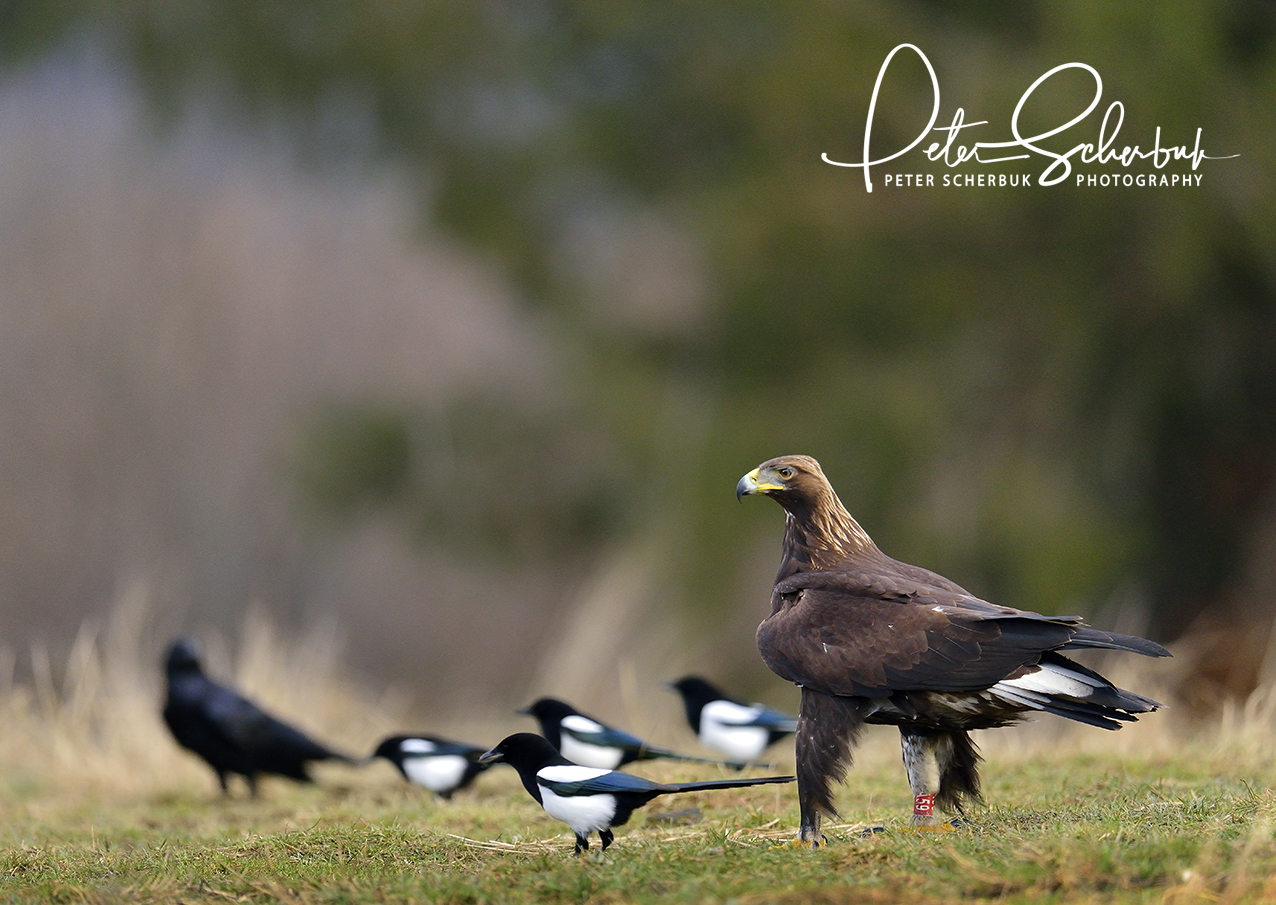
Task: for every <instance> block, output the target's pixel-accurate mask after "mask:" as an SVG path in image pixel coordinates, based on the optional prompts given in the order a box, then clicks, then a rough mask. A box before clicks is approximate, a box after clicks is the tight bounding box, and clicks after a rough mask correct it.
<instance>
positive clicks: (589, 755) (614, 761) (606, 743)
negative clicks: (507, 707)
mask: <svg viewBox="0 0 1276 905" xmlns="http://www.w3.org/2000/svg"><path fill="white" fill-rule="evenodd" d="M519 713H522V714H525V715H527V716H533V717H536V719H537V721H538V722H539V723H540V724H541V735H543V736H545V738H546V739H547V740H548V741H549V743H550V744H551V745H553V746H554V747H555V748H557V749H558V750H559V751H561V752H562V754H563V757H565V758H567V759H568V760H569V761H570V762H571V763H574V764H580V765H581V766H583V767H599V768H601V769H603V770H614V769H615V768H616V767H619V766H622V765H624V764H629V763H633V762H634V761H636V760H655V759H656V758H667V759H669V760H681V761H690V762H692V763H700V764H718V765H720V766H726V767H731V768H732V769H734V770H740V769H743V768H744V767H745V766H746V765H745V764H744V763H735V762H731V761H717V760H709V759H707V758H703V757H692V756H691V755H689V754H678V753H676V752H674V751H670V750H669V749H668V748H661V747H659V746H658V745H653V744H651V743H649V742H645V741H643V740H642V739H640V738H638V737H637V736H633V735H630V734H629V733H628V732H625V731H624V730H622V729H616V728H614V727H612V726H608V725H607V724H606V723H601V722H599V721H598V720H596V719H594V718H593V717H589V716H585V714H583V713H579V712H577V710H576V709H575V708H574V707H572V706H571V705H570V704H566V703H564V702H562V701H560V700H558V699H557V698H541V699H540V700H538V701H537V702H536V703H534V704H532V705H531V706H530V707H524V708H523V709H522V710H520V711H519Z"/></svg>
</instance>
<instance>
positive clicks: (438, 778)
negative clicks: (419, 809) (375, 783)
mask: <svg viewBox="0 0 1276 905" xmlns="http://www.w3.org/2000/svg"><path fill="white" fill-rule="evenodd" d="M483 751H484V749H483V748H476V747H475V746H474V745H466V744H462V743H461V742H450V741H448V740H447V739H442V738H439V737H438V736H434V735H395V736H391V737H390V738H387V739H386V740H385V741H383V742H382V743H381V744H380V745H378V746H377V750H376V751H374V752H372V756H373V757H384V758H385V759H386V760H388V761H390V763H392V764H394V765H395V766H396V767H398V768H399V772H400V773H402V774H403V778H404V779H406V780H408V781H409V782H414V783H416V784H417V785H418V786H425V788H427V789H429V790H430V791H431V792H433V793H435V794H436V795H438V796H439V797H440V798H451V797H452V793H453V792H455V791H457V790H458V789H464V788H465V787H466V786H468V785H469V784H470V783H471V782H473V781H474V777H476V776H478V775H479V774H480V773H482V772H483V771H484V770H486V769H487V768H488V767H489V766H490V764H484V763H480V762H479V755H481V754H482V753H483Z"/></svg>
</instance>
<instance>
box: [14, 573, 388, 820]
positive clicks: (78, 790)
mask: <svg viewBox="0 0 1276 905" xmlns="http://www.w3.org/2000/svg"><path fill="white" fill-rule="evenodd" d="M151 612H152V605H151V601H150V599H149V594H148V591H147V588H146V587H145V586H144V585H141V584H138V585H134V586H132V587H131V588H129V589H127V590H126V591H124V592H123V593H122V594H121V595H120V596H119V597H118V599H117V601H116V603H115V606H114V608H113V610H112V612H111V615H110V617H109V618H108V619H107V621H106V624H105V625H104V626H101V627H99V626H97V625H95V624H94V623H93V622H85V623H84V624H83V625H82V626H81V627H80V631H79V633H78V634H77V635H76V638H75V642H74V644H73V645H72V648H71V653H70V656H69V658H68V660H67V664H66V668H65V671H64V673H63V674H62V676H61V677H60V678H59V677H56V676H55V675H54V670H53V669H52V667H51V666H50V663H49V657H48V655H47V654H46V653H45V651H44V650H43V648H41V647H39V646H34V645H33V647H32V650H31V663H32V670H31V671H32V679H31V681H30V682H29V683H27V682H21V683H19V682H15V681H14V680H13V664H14V662H15V660H16V658H15V656H14V654H13V653H12V652H11V651H4V652H3V653H2V654H0V667H2V668H4V672H3V675H4V676H5V680H4V682H3V685H0V721H2V722H3V725H4V727H5V731H4V732H3V733H0V775H2V776H3V777H4V778H5V779H6V780H7V781H8V784H9V786H10V790H11V791H15V792H17V793H18V794H19V796H20V797H23V798H30V797H33V796H39V797H44V796H54V797H57V796H83V795H92V796H95V797H106V798H121V797H128V798H136V797H138V796H154V795H163V794H166V793H174V792H179V791H194V790H203V789H208V788H211V787H212V785H213V780H212V774H211V772H210V771H209V770H208V769H207V768H206V767H205V766H204V765H203V764H202V763H201V762H200V761H198V760H197V759H196V758H195V757H194V756H193V755H190V754H189V753H187V752H185V751H182V750H181V749H180V748H178V746H177V745H176V743H175V742H174V741H173V739H172V737H171V735H170V734H169V732H168V729H167V727H166V726H165V725H164V723H163V720H162V719H161V717H160V709H161V707H162V706H163V696H164V690H163V676H162V672H161V669H160V659H161V656H162V653H163V647H164V643H163V642H153V643H148V642H147V640H146V639H147V636H148V634H149V633H148V631H147V628H148V620H149V619H150V616H151ZM201 640H202V641H203V642H204V645H205V648H206V654H207V656H206V659H207V663H206V667H207V669H208V670H209V672H210V674H211V675H213V676H214V678H218V679H220V680H223V681H229V682H230V683H231V684H233V685H234V686H236V687H237V688H239V689H240V690H241V691H242V692H244V693H245V694H246V695H247V696H248V697H250V698H252V699H254V700H255V701H257V702H258V703H260V704H261V705H262V706H264V707H266V708H267V709H268V710H271V711H272V712H275V713H276V714H278V715H280V716H282V717H284V718H285V719H287V720H288V721H289V722H292V723H295V724H296V725H298V726H299V727H301V728H302V729H304V730H305V731H307V732H313V733H314V734H315V735H316V736H317V737H318V738H321V739H324V740H326V741H328V742H330V743H332V744H333V745H334V746H336V747H338V748H343V749H345V750H346V751H348V752H349V753H351V754H352V755H362V754H364V753H366V752H367V751H368V750H370V745H371V744H372V742H373V741H374V740H375V739H377V738H380V737H381V736H382V735H384V734H388V732H389V731H390V730H392V729H394V728H396V727H397V726H399V725H401V724H402V722H403V716H402V713H401V711H402V709H403V705H402V699H401V697H396V696H395V695H394V694H393V693H389V694H385V695H382V696H380V697H377V696H375V695H373V694H372V693H371V692H369V691H368V690H367V689H366V688H363V687H362V686H361V685H360V684H359V683H357V682H356V681H354V680H353V679H352V678H351V677H350V676H349V675H347V674H346V673H345V672H344V671H343V670H342V668H341V640H340V635H339V633H338V632H337V631H336V630H335V628H334V627H333V626H331V625H327V626H320V627H319V628H317V629H315V630H313V631H311V632H309V633H307V634H304V635H301V636H299V637H295V638H294V637H287V636H285V635H284V634H282V633H280V632H279V631H278V630H277V629H276V627H275V626H274V625H273V624H272V622H271V621H270V619H269V618H267V617H266V616H265V615H264V614H263V613H262V612H261V611H260V610H258V611H253V612H250V613H249V615H248V616H247V617H246V618H245V621H244V624H243V628H242V632H241V638H240V639H239V643H238V645H237V649H236V654H235V655H234V656H233V657H232V656H231V653H230V651H231V648H232V646H231V644H230V643H229V642H228V640H227V639H226V638H224V637H220V636H217V635H208V636H205V637H203V638H202V639H201Z"/></svg>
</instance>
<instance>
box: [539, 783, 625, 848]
mask: <svg viewBox="0 0 1276 905" xmlns="http://www.w3.org/2000/svg"><path fill="white" fill-rule="evenodd" d="M540 790H541V806H542V807H544V808H545V813H546V814H548V815H549V816H551V817H553V818H554V819H555V820H561V821H562V822H563V823H565V824H567V825H568V826H569V827H571V828H572V832H575V833H579V834H580V835H582V836H584V835H586V834H587V833H591V832H594V831H596V830H605V829H607V828H608V827H610V826H611V821H612V818H613V817H615V816H616V796H615V795H574V796H572V797H570V798H563V797H560V796H558V795H555V794H554V793H553V792H551V791H550V790H549V789H547V788H545V786H541V787H540Z"/></svg>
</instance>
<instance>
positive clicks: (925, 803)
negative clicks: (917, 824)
mask: <svg viewBox="0 0 1276 905" xmlns="http://www.w3.org/2000/svg"><path fill="white" fill-rule="evenodd" d="M934 813H935V796H934V795H914V796H913V816H914V817H929V816H931V815H932V814H934Z"/></svg>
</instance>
